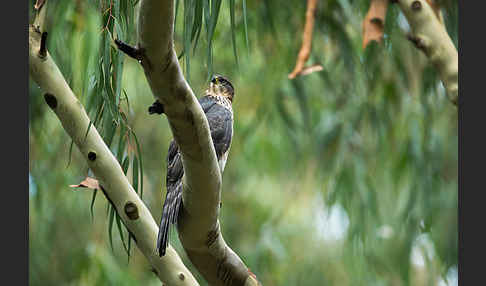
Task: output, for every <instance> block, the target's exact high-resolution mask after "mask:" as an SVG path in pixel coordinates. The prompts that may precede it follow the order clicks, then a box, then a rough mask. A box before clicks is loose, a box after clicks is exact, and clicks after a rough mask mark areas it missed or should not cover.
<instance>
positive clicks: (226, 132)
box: [206, 104, 233, 160]
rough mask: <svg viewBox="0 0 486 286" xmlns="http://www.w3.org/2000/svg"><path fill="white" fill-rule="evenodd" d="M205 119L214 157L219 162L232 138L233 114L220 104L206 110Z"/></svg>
mask: <svg viewBox="0 0 486 286" xmlns="http://www.w3.org/2000/svg"><path fill="white" fill-rule="evenodd" d="M206 117H207V119H208V123H209V128H210V130H211V137H212V139H213V144H214V149H215V151H216V157H217V158H218V160H219V159H221V156H222V155H223V154H224V153H225V152H227V151H228V150H229V147H230V145H231V138H232V136H233V114H232V112H231V110H229V109H228V108H226V107H224V106H222V105H220V104H215V105H213V106H212V107H211V108H210V109H208V111H207V112H206Z"/></svg>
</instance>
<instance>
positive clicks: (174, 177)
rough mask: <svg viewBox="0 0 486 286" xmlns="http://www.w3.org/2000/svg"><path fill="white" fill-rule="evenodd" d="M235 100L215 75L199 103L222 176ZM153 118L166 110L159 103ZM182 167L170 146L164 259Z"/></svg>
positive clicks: (160, 240)
mask: <svg viewBox="0 0 486 286" xmlns="http://www.w3.org/2000/svg"><path fill="white" fill-rule="evenodd" d="M233 97H234V89H233V85H232V84H231V83H230V82H229V80H228V79H227V78H225V77H224V76H221V75H214V76H213V77H212V78H211V81H210V83H209V88H208V89H207V90H206V92H205V96H203V97H201V98H200V99H199V104H200V105H201V107H202V109H203V111H204V113H205V115H206V118H207V120H208V123H209V129H210V131H211V138H212V139H213V144H214V149H215V151H216V157H217V159H218V164H219V168H220V171H221V173H223V170H224V166H225V165H226V160H227V159H228V153H229V150H230V146H231V138H232V136H233V108H232V102H233ZM149 113H150V114H154V113H157V114H162V113H164V106H163V105H162V104H161V103H160V102H159V101H156V102H155V103H154V104H153V105H152V106H150V107H149ZM183 175H184V169H183V167H182V158H181V153H180V152H179V147H178V146H177V142H175V141H174V140H172V141H171V142H170V146H169V151H168V154H167V178H166V185H167V194H166V196H165V201H164V206H163V208H162V218H161V220H160V228H159V235H158V237H157V249H158V252H159V256H164V255H165V250H166V248H167V245H168V240H169V238H168V237H169V230H170V226H171V224H176V223H177V218H178V215H179V211H180V210H181V209H182V176H183Z"/></svg>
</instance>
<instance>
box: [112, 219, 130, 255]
mask: <svg viewBox="0 0 486 286" xmlns="http://www.w3.org/2000/svg"><path fill="white" fill-rule="evenodd" d="M115 221H116V226H117V228H118V233H119V234H120V238H121V241H122V244H123V248H124V249H125V251H126V252H127V254H128V247H127V245H126V244H125V237H124V236H123V230H122V225H121V222H120V221H121V218H120V216H119V215H118V213H116V217H115Z"/></svg>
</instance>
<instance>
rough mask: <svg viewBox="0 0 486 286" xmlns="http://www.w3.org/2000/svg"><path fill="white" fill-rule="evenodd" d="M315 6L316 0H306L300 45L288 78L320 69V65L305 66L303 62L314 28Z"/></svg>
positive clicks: (308, 54)
mask: <svg viewBox="0 0 486 286" xmlns="http://www.w3.org/2000/svg"><path fill="white" fill-rule="evenodd" d="M316 7H317V0H307V10H306V12H305V26H304V32H303V33H302V46H301V47H300V51H299V55H298V56H297V62H296V63H295V68H294V70H293V71H292V72H291V73H290V74H289V75H288V78H289V79H294V78H296V77H297V76H298V75H305V74H309V73H311V72H314V71H321V70H322V66H321V65H313V66H311V67H308V68H305V62H306V61H307V60H308V59H309V56H310V53H311V47H312V31H313V29H314V19H315V12H316Z"/></svg>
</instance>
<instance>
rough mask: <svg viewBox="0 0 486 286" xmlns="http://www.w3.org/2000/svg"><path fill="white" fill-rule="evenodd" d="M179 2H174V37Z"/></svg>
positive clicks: (178, 0)
mask: <svg viewBox="0 0 486 286" xmlns="http://www.w3.org/2000/svg"><path fill="white" fill-rule="evenodd" d="M179 2H181V1H180V0H176V1H175V15H174V35H175V29H176V25H177V15H178V14H179Z"/></svg>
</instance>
